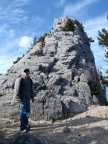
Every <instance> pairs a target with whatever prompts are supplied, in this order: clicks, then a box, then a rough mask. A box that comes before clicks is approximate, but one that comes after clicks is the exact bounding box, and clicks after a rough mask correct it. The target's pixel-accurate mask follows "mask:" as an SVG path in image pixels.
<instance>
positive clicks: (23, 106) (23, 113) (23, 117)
mask: <svg viewBox="0 0 108 144" xmlns="http://www.w3.org/2000/svg"><path fill="white" fill-rule="evenodd" d="M29 114H30V99H27V98H25V97H23V98H22V99H21V103H20V129H21V130H24V129H26V128H27V127H28V118H29Z"/></svg>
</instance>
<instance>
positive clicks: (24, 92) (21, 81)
mask: <svg viewBox="0 0 108 144" xmlns="http://www.w3.org/2000/svg"><path fill="white" fill-rule="evenodd" d="M15 95H16V99H17V100H18V101H19V102H20V130H21V131H26V132H28V131H29V130H30V126H29V123H28V118H29V114H30V100H32V102H34V96H33V82H32V79H31V78H30V70H29V69H25V70H24V74H23V75H22V76H21V77H20V78H18V80H16V82H15Z"/></svg>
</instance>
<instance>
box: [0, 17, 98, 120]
mask: <svg viewBox="0 0 108 144" xmlns="http://www.w3.org/2000/svg"><path fill="white" fill-rule="evenodd" d="M24 68H29V69H30V71H31V77H32V79H33V82H34V92H35V102H34V104H32V115H31V116H32V119H34V120H39V119H48V120H49V119H58V118H61V117H64V116H66V117H67V116H71V115H74V114H77V113H80V112H84V111H86V110H87V108H88V106H89V105H91V104H92V103H93V99H92V96H93V95H97V96H99V94H100V93H99V92H98V90H97V89H95V88H97V87H99V86H100V84H99V79H98V74H97V71H96V67H95V61H94V56H93V54H92V52H91V49H90V42H89V38H88V37H87V35H86V33H85V32H84V30H83V27H82V25H81V24H80V23H79V22H78V21H77V20H74V19H70V18H60V19H58V20H56V21H55V23H54V26H53V29H52V31H51V32H49V33H47V34H46V35H44V36H43V37H41V38H40V39H39V40H38V41H37V43H36V45H34V46H33V48H32V49H31V50H30V51H29V52H27V53H26V54H25V55H24V56H23V57H22V58H21V59H20V60H19V61H18V62H17V63H15V64H13V65H12V67H11V68H10V69H9V70H8V72H7V74H6V76H5V77H3V78H2V80H0V96H2V97H1V99H0V101H1V102H0V103H1V104H0V106H2V105H6V103H8V102H7V101H10V100H11V99H12V95H13V85H14V81H15V79H16V78H17V77H18V76H19V75H20V74H21V72H22V71H23V70H24ZM2 109H5V110H6V111H8V114H9V108H8V106H6V107H5V106H4V108H2ZM1 111H2V110H1ZM13 111H14V113H15V111H16V109H13ZM13 111H11V110H10V113H11V114H12V112H13ZM3 112H4V111H3Z"/></svg>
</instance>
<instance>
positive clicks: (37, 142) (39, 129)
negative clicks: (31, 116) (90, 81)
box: [0, 107, 108, 144]
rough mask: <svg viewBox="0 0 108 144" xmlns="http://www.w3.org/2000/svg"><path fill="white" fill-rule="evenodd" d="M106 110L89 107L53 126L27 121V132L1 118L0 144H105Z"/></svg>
mask: <svg viewBox="0 0 108 144" xmlns="http://www.w3.org/2000/svg"><path fill="white" fill-rule="evenodd" d="M103 109H104V110H103ZM107 111H108V108H107V107H101V108H100V107H97V108H92V109H91V110H89V111H88V112H86V113H83V114H80V115H77V116H75V117H73V118H69V119H67V120H61V121H56V122H55V123H52V122H50V121H38V122H35V121H32V120H31V121H30V123H31V131H30V132H29V133H21V132H19V127H18V125H19V123H18V122H15V121H12V120H10V121H9V120H6V119H4V120H3V119H2V121H1V123H0V124H1V125H0V127H1V129H0V144H29V143H31V144H108V117H107V115H106V113H107ZM95 112H96V113H95ZM93 115H94V116H93Z"/></svg>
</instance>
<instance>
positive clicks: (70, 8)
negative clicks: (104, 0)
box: [63, 0, 99, 16]
mask: <svg viewBox="0 0 108 144" xmlns="http://www.w3.org/2000/svg"><path fill="white" fill-rule="evenodd" d="M98 1H99V0H83V1H82V0H80V2H78V3H75V4H69V5H66V6H65V8H64V12H63V15H65V16H76V15H80V14H81V13H83V11H84V8H86V7H88V6H89V5H91V4H93V3H96V2H98ZM80 12H81V13H80Z"/></svg>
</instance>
